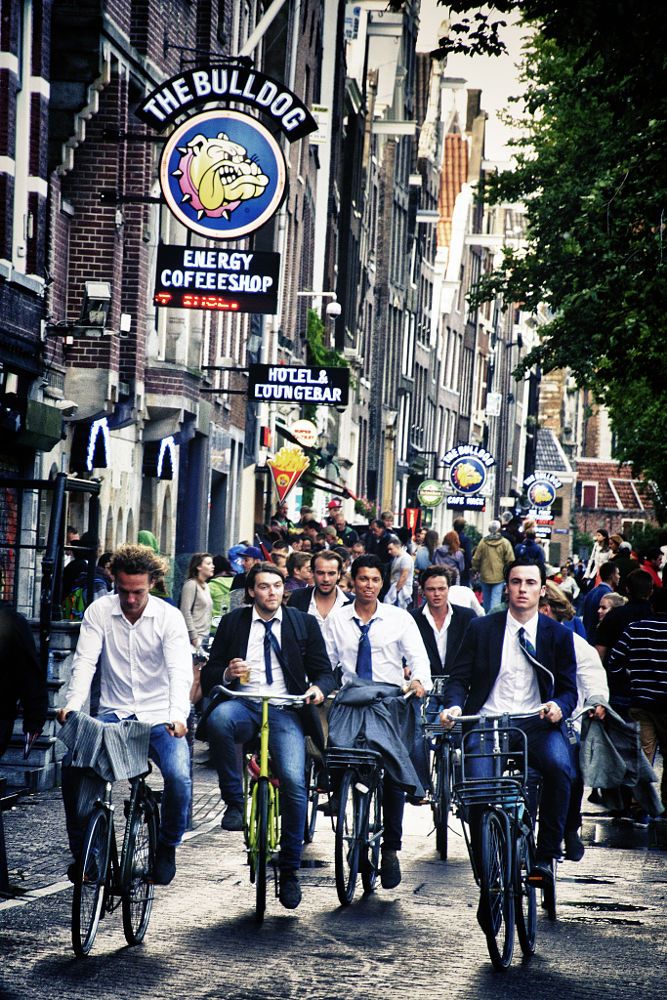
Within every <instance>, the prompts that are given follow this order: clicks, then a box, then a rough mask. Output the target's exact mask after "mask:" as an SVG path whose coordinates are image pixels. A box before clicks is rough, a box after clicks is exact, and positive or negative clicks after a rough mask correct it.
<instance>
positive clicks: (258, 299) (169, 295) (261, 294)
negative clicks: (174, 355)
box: [153, 244, 280, 314]
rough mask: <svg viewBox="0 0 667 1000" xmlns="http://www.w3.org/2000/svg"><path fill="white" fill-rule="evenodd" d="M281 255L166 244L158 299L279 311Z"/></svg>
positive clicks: (175, 304) (179, 304)
mask: <svg viewBox="0 0 667 1000" xmlns="http://www.w3.org/2000/svg"><path fill="white" fill-rule="evenodd" d="M279 272H280V254H277V253H264V252H258V251H254V250H244V251H235V250H214V249H210V248H206V247H181V246H170V245H167V244H161V245H160V246H158V249H157V268H156V277H155V294H154V300H153V301H154V302H155V305H156V306H169V307H171V308H172V309H174V308H175V309H208V310H214V311H218V312H239V313H268V314H273V313H275V312H277V310H278V277H279Z"/></svg>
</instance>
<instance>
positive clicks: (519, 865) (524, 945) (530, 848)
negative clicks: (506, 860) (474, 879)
mask: <svg viewBox="0 0 667 1000" xmlns="http://www.w3.org/2000/svg"><path fill="white" fill-rule="evenodd" d="M534 860H535V847H534V844H533V842H532V838H529V837H527V836H526V835H525V834H524V833H521V832H519V833H517V836H516V841H515V850H514V919H515V922H516V932H517V935H518V937H519V944H520V945H521V951H522V952H523V953H524V955H533V954H535V939H536V937H537V894H536V892H535V886H534V885H531V884H530V882H529V881H528V873H529V872H530V870H531V868H532V867H533V863H534Z"/></svg>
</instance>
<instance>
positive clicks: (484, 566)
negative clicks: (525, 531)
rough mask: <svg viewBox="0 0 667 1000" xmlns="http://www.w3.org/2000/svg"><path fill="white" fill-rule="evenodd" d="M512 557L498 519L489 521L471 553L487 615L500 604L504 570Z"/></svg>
mask: <svg viewBox="0 0 667 1000" xmlns="http://www.w3.org/2000/svg"><path fill="white" fill-rule="evenodd" d="M513 559H514V552H513V551H512V546H511V545H510V543H509V542H508V541H507V539H506V538H503V536H502V535H501V534H500V521H491V522H490V523H489V530H488V534H486V535H485V536H484V537H483V538H482V540H481V541H480V543H479V544H478V546H477V547H476V549H475V551H474V552H473V555H472V569H473V571H474V572H476V573H479V577H480V580H481V583H482V603H483V604H484V610H485V611H486V613H487V615H488V613H489V611H490V610H491V608H493V607H495V606H496V604H500V601H501V598H502V594H503V585H504V581H505V570H506V569H507V567H508V566H509V565H510V563H511V562H512V560H513Z"/></svg>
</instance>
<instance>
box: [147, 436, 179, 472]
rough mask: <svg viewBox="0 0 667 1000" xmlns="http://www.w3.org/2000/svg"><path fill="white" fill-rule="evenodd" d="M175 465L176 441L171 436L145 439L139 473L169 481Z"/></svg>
mask: <svg viewBox="0 0 667 1000" xmlns="http://www.w3.org/2000/svg"><path fill="white" fill-rule="evenodd" d="M175 466H176V443H175V441H174V438H173V436H171V435H170V436H169V437H164V438H162V439H161V440H160V441H146V442H145V444H144V457H143V462H142V465H141V473H142V475H144V476H148V478H149V479H163V480H167V481H170V480H172V479H173V478H174V468H175Z"/></svg>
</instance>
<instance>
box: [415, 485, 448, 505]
mask: <svg viewBox="0 0 667 1000" xmlns="http://www.w3.org/2000/svg"><path fill="white" fill-rule="evenodd" d="M444 499H445V484H444V483H440V482H438V480H437V479H425V480H424V481H423V482H422V483H420V484H419V486H418V487H417V500H418V501H419V503H420V505H421V506H422V507H439V506H440V504H441V503H442V501H443V500H444Z"/></svg>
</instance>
